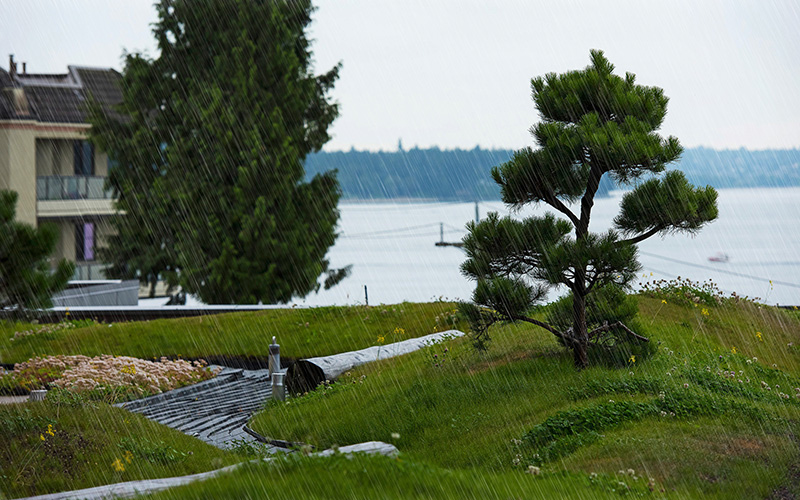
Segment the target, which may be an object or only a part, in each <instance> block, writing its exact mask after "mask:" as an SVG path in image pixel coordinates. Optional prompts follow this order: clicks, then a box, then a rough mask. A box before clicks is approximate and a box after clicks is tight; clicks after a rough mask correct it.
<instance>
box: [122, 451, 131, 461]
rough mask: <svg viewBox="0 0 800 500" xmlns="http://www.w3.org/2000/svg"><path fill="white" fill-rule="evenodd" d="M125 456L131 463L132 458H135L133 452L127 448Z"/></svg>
mask: <svg viewBox="0 0 800 500" xmlns="http://www.w3.org/2000/svg"><path fill="white" fill-rule="evenodd" d="M123 458H125V461H126V462H128V463H131V460H133V453H131V452H130V450H127V451H125V456H124V457H123Z"/></svg>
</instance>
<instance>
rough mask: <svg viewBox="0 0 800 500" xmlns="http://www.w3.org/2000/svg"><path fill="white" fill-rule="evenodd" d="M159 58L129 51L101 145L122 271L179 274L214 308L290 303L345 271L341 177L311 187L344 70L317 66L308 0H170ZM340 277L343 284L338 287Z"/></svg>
mask: <svg viewBox="0 0 800 500" xmlns="http://www.w3.org/2000/svg"><path fill="white" fill-rule="evenodd" d="M156 8H157V10H158V22H157V23H156V24H155V25H154V29H153V33H154V35H155V37H156V40H157V42H158V47H159V50H160V55H159V57H158V58H157V59H149V58H147V57H145V56H144V55H141V54H129V55H127V56H126V62H125V70H124V75H123V93H124V103H123V105H122V107H121V109H120V110H119V111H120V113H119V115H110V114H104V113H103V112H102V111H100V110H99V109H97V108H96V107H95V112H94V113H93V120H92V125H93V130H92V138H93V139H94V140H95V141H96V142H97V143H98V144H99V145H100V146H101V147H103V148H104V149H106V150H107V151H109V153H110V154H111V155H112V156H113V157H114V158H115V159H116V160H117V162H118V163H119V166H118V167H117V168H115V169H114V171H113V172H111V174H110V175H109V179H110V183H111V185H112V186H113V187H114V190H115V192H116V193H117V195H118V208H119V209H120V210H122V211H124V212H125V216H124V217H119V218H117V222H116V228H117V230H118V237H117V238H115V239H113V240H111V244H110V247H109V250H108V251H107V252H106V253H105V254H104V255H105V256H107V257H109V258H110V259H111V261H112V262H113V263H114V266H113V267H112V272H113V273H115V274H124V273H135V274H137V275H138V276H140V278H144V277H146V276H147V275H157V274H164V273H165V272H167V273H176V272H178V271H179V276H180V283H181V285H182V286H183V288H184V289H185V290H186V291H188V292H190V293H196V294H198V295H199V296H200V298H201V299H202V300H203V301H205V302H207V303H257V302H265V303H272V302H286V301H288V300H290V299H291V298H292V297H293V296H303V295H306V294H308V293H309V292H311V291H313V290H315V289H318V288H319V286H320V285H319V284H318V278H319V277H320V275H321V274H327V275H328V279H327V280H326V283H325V284H326V286H332V285H333V284H335V282H336V281H338V280H339V279H342V278H343V277H344V275H346V272H342V270H335V269H329V268H328V261H327V260H326V259H325V255H326V253H327V251H328V248H329V247H330V246H331V245H333V243H334V241H335V239H336V232H335V227H336V224H337V222H338V217H339V213H338V210H337V208H336V207H337V203H338V200H339V196H340V191H339V185H338V182H337V180H336V173H335V172H327V173H324V174H320V175H316V176H314V178H312V179H311V180H310V181H309V182H305V180H304V169H303V162H304V160H305V157H306V155H308V154H309V153H310V152H313V151H317V150H319V149H320V148H321V147H322V145H323V144H325V142H327V141H328V140H329V138H330V137H329V135H328V127H329V126H330V124H331V123H332V122H333V120H334V119H335V118H336V117H337V115H338V106H337V104H336V103H334V102H332V101H331V99H330V98H329V96H328V94H329V92H330V90H331V89H332V88H333V84H334V82H335V81H336V79H337V78H338V74H339V66H338V65H337V66H336V67H334V68H332V69H331V70H329V71H328V72H326V73H323V74H321V75H315V74H313V72H312V52H311V49H310V41H309V40H308V38H307V37H306V33H305V29H306V27H307V26H308V24H309V23H310V21H311V17H310V16H311V12H312V10H313V8H312V6H311V3H310V1H292V2H261V1H259V2H251V1H246V0H236V1H229V0H204V1H202V2H192V1H189V0H162V1H160V2H159V3H157V4H156ZM337 278H338V279H337Z"/></svg>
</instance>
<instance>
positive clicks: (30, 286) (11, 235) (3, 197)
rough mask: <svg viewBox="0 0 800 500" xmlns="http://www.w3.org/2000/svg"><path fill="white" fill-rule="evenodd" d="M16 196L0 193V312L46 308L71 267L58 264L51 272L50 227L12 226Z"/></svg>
mask: <svg viewBox="0 0 800 500" xmlns="http://www.w3.org/2000/svg"><path fill="white" fill-rule="evenodd" d="M16 205H17V193H15V192H13V191H0V310H11V311H12V312H22V310H24V309H38V308H47V307H50V306H51V305H52V302H51V300H50V298H51V297H52V295H53V294H54V293H55V292H57V291H59V290H61V289H63V288H64V286H66V284H67V281H68V280H69V279H70V278H71V277H72V273H73V272H74V271H75V265H74V264H72V263H71V262H68V261H66V260H61V261H60V262H59V263H58V265H57V266H56V269H55V272H51V270H50V265H49V257H50V255H51V254H52V253H53V250H55V247H56V242H57V241H58V230H57V228H56V227H55V226H53V225H50V224H42V225H40V226H39V227H38V228H34V227H33V226H30V225H28V224H23V223H21V222H16V221H15V220H14V219H15V217H16Z"/></svg>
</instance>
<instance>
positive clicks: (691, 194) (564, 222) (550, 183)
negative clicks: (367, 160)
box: [461, 51, 717, 367]
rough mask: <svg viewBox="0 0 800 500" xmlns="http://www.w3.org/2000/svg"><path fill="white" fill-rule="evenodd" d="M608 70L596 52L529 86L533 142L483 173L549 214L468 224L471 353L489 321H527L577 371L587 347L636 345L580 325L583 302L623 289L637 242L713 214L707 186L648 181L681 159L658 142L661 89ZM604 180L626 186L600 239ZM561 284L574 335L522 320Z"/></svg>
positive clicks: (672, 141)
mask: <svg viewBox="0 0 800 500" xmlns="http://www.w3.org/2000/svg"><path fill="white" fill-rule="evenodd" d="M613 70H614V67H613V65H612V64H611V63H610V62H609V61H608V60H607V59H606V57H605V56H604V55H603V53H602V52H601V51H592V52H591V65H590V66H588V67H587V68H586V69H584V70H580V71H569V72H567V73H564V74H560V75H558V74H553V73H551V74H547V75H545V76H544V77H537V78H534V79H533V80H532V81H531V87H532V95H533V101H534V103H535V105H536V108H537V109H538V110H539V113H540V118H541V120H540V121H539V123H537V124H536V125H534V126H533V127H532V128H531V133H532V135H533V138H534V140H535V142H536V143H537V145H538V146H539V147H538V149H533V148H523V149H521V150H519V151H516V152H515V153H514V155H513V156H512V158H511V159H510V160H509V161H508V162H506V163H504V164H502V165H500V166H498V167H495V168H494V169H492V177H493V179H494V180H495V182H496V183H497V184H498V185H499V186H500V189H501V193H502V198H503V201H504V202H505V203H506V204H508V205H510V206H512V207H515V208H519V207H522V206H524V205H526V204H530V203H545V204H547V205H549V206H550V207H551V208H552V209H554V210H555V211H556V212H557V214H558V216H559V217H556V216H555V215H553V214H547V215H545V216H543V217H530V218H526V219H523V220H516V219H513V218H511V217H504V218H501V217H499V216H498V215H497V214H489V216H488V217H487V218H486V219H484V220H482V221H480V223H478V224H474V223H471V224H470V225H469V226H468V229H469V234H468V235H467V236H466V237H465V239H464V248H465V250H466V253H467V257H468V259H467V261H466V262H465V263H464V264H463V266H462V271H463V272H464V274H465V275H466V276H468V277H470V278H472V279H475V280H476V281H477V287H476V290H475V293H474V295H473V303H472V304H463V305H462V307H461V308H462V311H463V312H464V313H465V314H466V315H467V317H468V318H470V321H471V323H472V327H473V331H474V332H475V335H476V340H477V342H478V343H479V344H483V343H485V341H486V339H488V333H487V332H488V328H489V327H490V326H491V325H492V324H493V323H494V322H496V321H527V322H530V323H533V324H536V325H538V326H540V327H542V328H544V329H546V330H548V331H550V332H551V333H552V334H554V335H556V336H557V337H558V338H559V339H561V341H562V342H564V343H565V345H567V346H568V347H570V348H571V349H572V350H573V353H574V356H575V363H576V365H577V366H579V367H583V366H586V365H587V364H588V358H587V348H588V344H589V342H590V340H591V339H593V338H596V337H598V336H599V335H600V334H601V333H604V332H607V331H609V330H610V329H620V330H623V331H624V332H625V333H626V334H628V335H630V336H632V337H634V338H638V339H639V340H644V339H643V337H641V336H639V335H637V334H635V333H634V332H633V331H631V330H630V329H629V328H628V327H627V326H626V325H624V324H623V323H622V322H620V321H617V322H615V323H613V324H610V325H609V324H601V325H598V324H594V325H589V324H587V316H586V306H587V297H588V296H589V294H590V293H591V292H593V291H595V290H599V289H604V288H607V287H618V288H626V287H627V286H628V285H629V284H630V282H631V280H632V279H633V277H634V276H635V274H636V272H637V271H638V269H639V264H638V262H637V259H636V247H635V244H636V243H638V242H640V241H642V240H644V239H646V238H649V237H651V236H654V235H656V234H662V235H663V234H667V233H671V232H684V233H694V232H697V231H699V230H700V229H701V228H702V227H703V226H704V225H705V224H706V223H708V222H710V221H712V220H714V219H715V218H716V217H717V205H716V199H717V193H716V191H715V190H714V189H713V188H711V187H705V188H694V187H693V186H691V185H690V184H689V183H688V182H687V180H686V178H685V176H684V175H683V173H681V172H679V171H676V170H672V171H669V172H667V173H666V174H664V176H663V178H661V179H660V178H658V177H657V176H658V175H659V174H662V173H663V172H664V170H665V169H666V167H667V165H668V164H669V163H671V162H674V161H677V160H678V159H679V157H680V155H681V153H682V151H683V150H682V148H681V146H680V143H679V142H678V139H677V138H675V137H667V138H662V137H661V136H660V135H659V134H658V133H657V130H658V129H659V128H660V127H661V124H662V122H663V120H664V117H665V116H666V113H667V102H668V99H667V97H666V96H665V95H664V93H663V91H662V90H661V89H660V88H657V87H647V86H642V85H637V84H636V83H635V76H634V75H633V74H631V73H627V74H626V75H625V77H620V76H617V75H615V74H614V73H613ZM604 175H609V176H611V177H612V178H613V179H614V180H615V181H616V182H617V183H619V184H622V185H633V186H634V188H633V190H632V191H630V192H629V193H627V194H626V195H625V196H624V197H623V200H622V206H621V212H620V214H619V216H618V217H617V218H616V219H615V220H614V226H615V227H614V228H613V229H610V230H608V231H606V232H604V233H600V234H598V233H592V232H590V231H589V223H590V219H591V211H592V206H593V204H594V199H595V196H596V194H597V189H598V186H599V184H600V181H601V179H602V178H603V176H604ZM559 285H563V286H565V287H566V288H567V289H569V290H570V292H571V300H572V326H571V327H570V328H568V329H566V330H564V329H559V328H556V327H555V326H553V325H551V324H548V323H546V322H543V321H539V320H535V319H533V318H532V317H531V315H530V311H531V310H532V308H533V307H534V306H535V305H536V304H537V303H539V302H541V300H542V299H543V298H544V297H545V296H546V294H547V291H548V290H550V289H551V288H553V287H557V286H559ZM589 327H592V329H591V330H590V329H589Z"/></svg>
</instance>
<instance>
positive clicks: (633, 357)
mask: <svg viewBox="0 0 800 500" xmlns="http://www.w3.org/2000/svg"><path fill="white" fill-rule="evenodd" d="M628 361H630V362H631V363H636V356H634V355H631V359H629V360H628Z"/></svg>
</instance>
